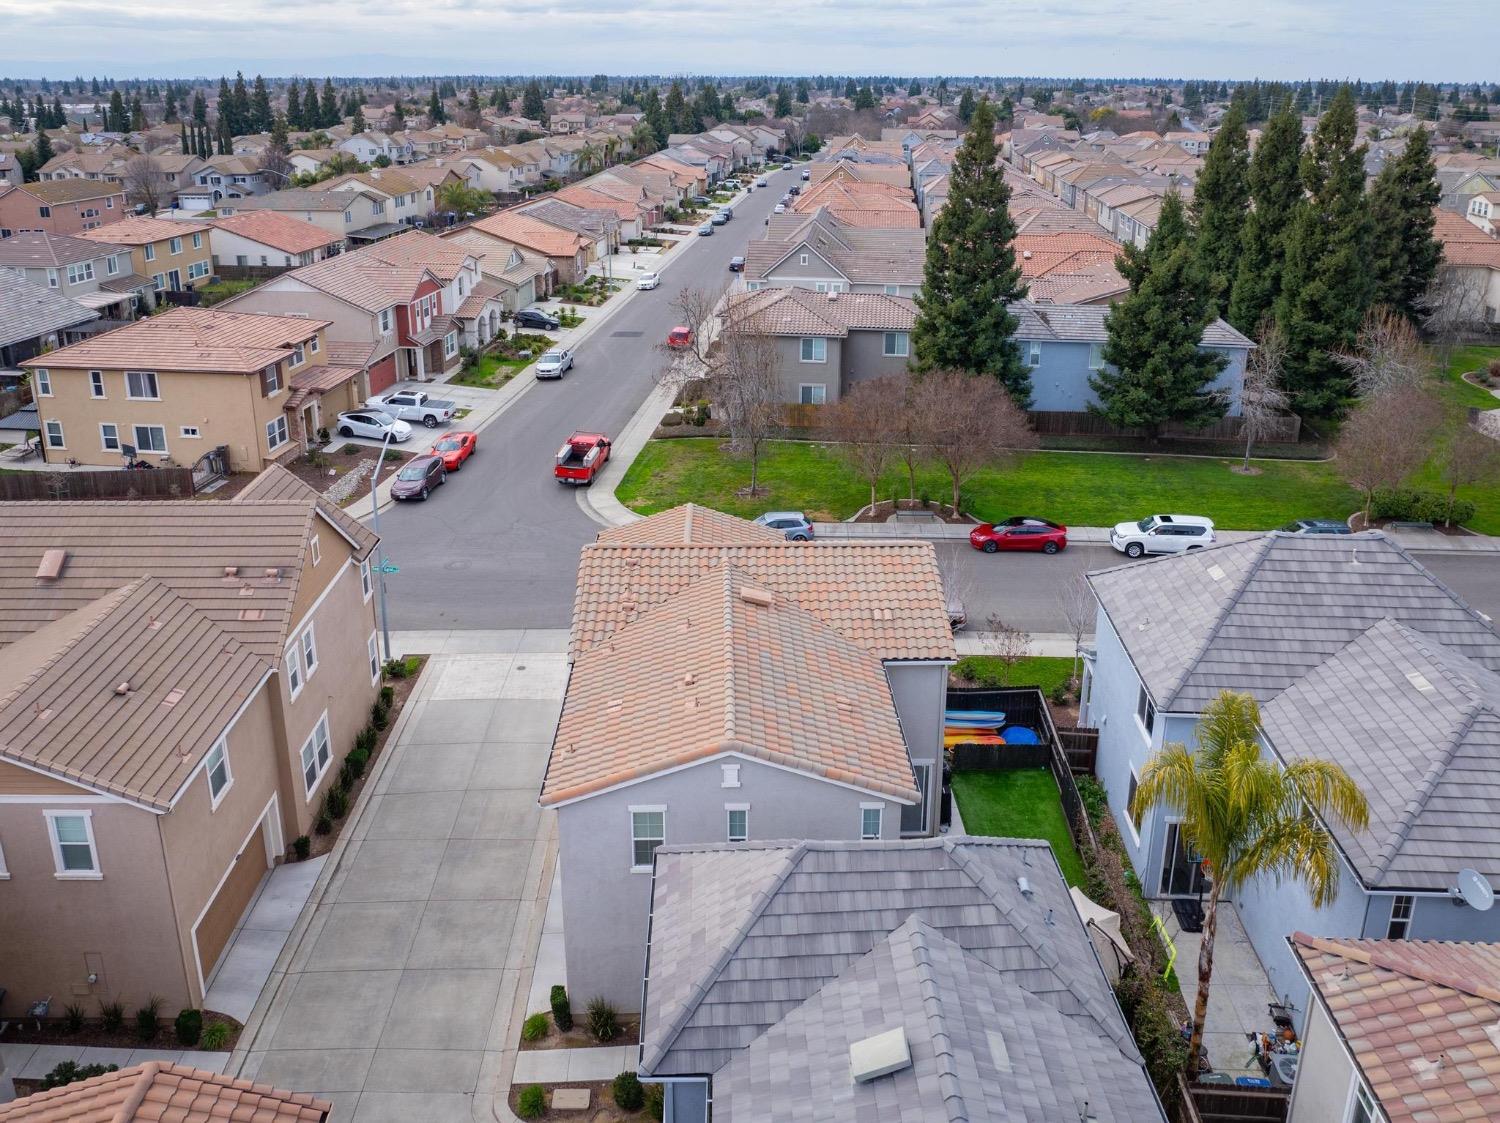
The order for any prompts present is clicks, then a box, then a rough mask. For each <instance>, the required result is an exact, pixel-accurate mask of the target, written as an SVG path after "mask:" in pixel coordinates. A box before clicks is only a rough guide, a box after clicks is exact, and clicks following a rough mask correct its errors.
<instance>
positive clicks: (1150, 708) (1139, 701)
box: [1135, 686, 1156, 741]
mask: <svg viewBox="0 0 1500 1123" xmlns="http://www.w3.org/2000/svg"><path fill="white" fill-rule="evenodd" d="M1135 718H1136V720H1137V721H1139V722H1140V723H1141V728H1142V729H1144V730H1145V731H1146V739H1147V740H1148V741H1149V740H1150V739H1151V734H1152V733H1154V732H1155V731H1156V706H1155V705H1154V704H1153V703H1152V701H1151V695H1149V694H1147V693H1146V688H1145V687H1144V686H1142V687H1141V692H1140V695H1139V696H1138V697H1137V698H1136V700H1135Z"/></svg>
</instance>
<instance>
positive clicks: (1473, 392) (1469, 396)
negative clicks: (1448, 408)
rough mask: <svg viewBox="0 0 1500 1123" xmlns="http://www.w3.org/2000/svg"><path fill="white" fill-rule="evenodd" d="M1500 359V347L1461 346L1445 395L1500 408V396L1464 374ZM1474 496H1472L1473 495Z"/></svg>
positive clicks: (1445, 384)
mask: <svg viewBox="0 0 1500 1123" xmlns="http://www.w3.org/2000/svg"><path fill="white" fill-rule="evenodd" d="M1496 359H1500V347H1477V346H1476V347H1460V348H1458V349H1456V350H1455V351H1454V352H1453V357H1452V358H1451V359H1450V360H1449V362H1448V370H1447V372H1446V377H1445V378H1444V380H1443V387H1444V395H1445V396H1446V397H1447V398H1448V399H1449V400H1450V401H1452V403H1453V404H1454V405H1461V406H1472V407H1473V408H1475V409H1500V398H1497V397H1495V395H1494V394H1491V393H1490V392H1489V391H1488V390H1486V389H1485V388H1484V387H1483V386H1475V385H1474V384H1473V383H1472V382H1465V381H1464V380H1463V376H1464V374H1465V373H1467V372H1468V371H1471V370H1483V369H1484V368H1485V366H1486V365H1487V364H1489V363H1491V362H1494V361H1495V360H1496ZM1471 498H1472V496H1471Z"/></svg>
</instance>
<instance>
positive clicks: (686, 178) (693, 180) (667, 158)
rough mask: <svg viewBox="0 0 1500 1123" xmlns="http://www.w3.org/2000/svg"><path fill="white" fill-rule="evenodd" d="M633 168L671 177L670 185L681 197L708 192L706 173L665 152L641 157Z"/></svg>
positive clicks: (701, 168) (700, 167)
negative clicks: (653, 170) (662, 173)
mask: <svg viewBox="0 0 1500 1123" xmlns="http://www.w3.org/2000/svg"><path fill="white" fill-rule="evenodd" d="M634 166H635V167H639V168H645V169H647V170H648V171H649V170H651V169H655V170H656V171H658V172H664V173H666V174H667V175H668V176H670V177H671V181H672V185H673V186H674V187H676V188H678V189H679V190H680V191H681V192H682V195H701V194H702V193H703V192H705V191H707V190H708V186H709V178H708V172H707V171H706V170H705V169H704V168H703V167H702V166H695V165H693V164H688V163H684V162H683V161H682V160H679V159H676V158H675V157H673V156H671V155H669V154H668V153H667V152H665V151H663V152H653V153H651V155H649V156H643V157H642V158H641V159H639V160H637V161H636V162H635V165H634ZM681 197H682V196H679V198H681Z"/></svg>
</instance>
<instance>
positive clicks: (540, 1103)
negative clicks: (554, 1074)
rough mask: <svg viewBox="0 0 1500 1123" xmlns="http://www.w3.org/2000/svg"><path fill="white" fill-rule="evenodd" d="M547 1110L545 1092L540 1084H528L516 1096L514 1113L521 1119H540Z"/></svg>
mask: <svg viewBox="0 0 1500 1123" xmlns="http://www.w3.org/2000/svg"><path fill="white" fill-rule="evenodd" d="M546 1110H547V1093H546V1092H544V1091H542V1086H541V1085H540V1084H528V1085H526V1087H524V1088H522V1089H521V1094H520V1095H519V1096H517V1097H516V1114H517V1115H519V1116H520V1117H521V1118H522V1119H540V1118H541V1117H542V1112H544V1111H546Z"/></svg>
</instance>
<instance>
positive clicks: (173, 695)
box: [161, 687, 185, 710]
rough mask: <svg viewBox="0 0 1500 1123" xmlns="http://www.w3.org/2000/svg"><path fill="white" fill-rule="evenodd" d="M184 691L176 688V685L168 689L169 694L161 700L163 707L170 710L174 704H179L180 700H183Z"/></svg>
mask: <svg viewBox="0 0 1500 1123" xmlns="http://www.w3.org/2000/svg"><path fill="white" fill-rule="evenodd" d="M184 693H185V692H184V691H182V690H179V689H176V688H175V687H174V688H173V689H171V690H169V691H167V696H166V697H165V698H163V699H162V700H161V704H162V706H163V708H165V709H168V710H170V709H171V708H172V707H173V706H175V705H177V703H178V702H181V701H182V697H183V694H184Z"/></svg>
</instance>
